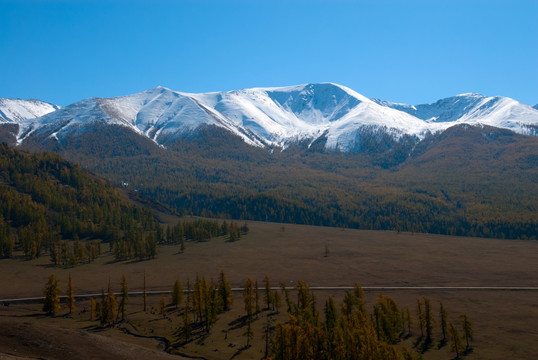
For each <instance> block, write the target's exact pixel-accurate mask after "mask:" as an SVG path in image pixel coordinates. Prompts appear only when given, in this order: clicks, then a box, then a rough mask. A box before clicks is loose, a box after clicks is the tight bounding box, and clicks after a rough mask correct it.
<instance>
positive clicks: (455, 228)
mask: <svg viewBox="0 0 538 360" xmlns="http://www.w3.org/2000/svg"><path fill="white" fill-rule="evenodd" d="M108 133H109V136H110V137H112V139H113V141H109V143H114V144H115V146H116V147H115V148H114V149H110V148H109V147H108V146H107V147H105V146H103V147H102V148H98V147H97V146H96V144H98V143H99V141H101V140H100V139H99V133H98V132H95V133H87V134H85V136H86V137H87V139H86V140H87V141H85V142H84V143H82V142H80V141H77V140H76V139H72V140H69V139H67V140H66V141H65V143H64V144H62V147H61V148H57V147H54V148H51V149H52V150H55V151H58V152H59V153H60V154H61V155H62V156H65V157H66V158H67V159H69V160H71V161H74V162H76V163H79V164H81V165H82V166H84V167H85V168H87V169H90V170H91V171H93V172H95V173H97V174H99V175H101V176H103V177H105V178H108V179H110V180H112V181H113V182H115V183H117V184H121V183H128V184H129V187H130V188H131V189H132V190H135V191H138V193H139V194H142V195H144V196H146V197H149V198H151V199H153V200H155V201H158V202H160V203H162V204H166V205H167V206H168V207H169V208H170V209H172V210H173V211H176V212H177V213H179V214H191V215H195V216H204V217H213V218H234V219H244V220H260V221H270V222H286V223H296V224H310V225H323V226H334V227H349V228H358V229H372V230H394V231H407V232H426V233H436V234H445V235H458V236H478V237H493V238H507V239H536V237H537V236H538V235H537V234H538V230H537V229H538V219H537V218H536V212H537V211H538V209H537V207H536V206H537V204H538V198H537V197H536V196H537V195H536V194H538V187H537V186H538V185H537V184H538V173H537V170H536V169H537V167H536V158H537V156H538V154H537V153H536V151H537V150H536V149H537V148H538V146H537V144H538V143H537V141H538V138H536V137H533V136H523V135H517V134H515V133H512V132H510V131H507V130H499V129H494V128H483V129H482V128H476V129H474V128H472V129H467V128H461V127H454V128H451V129H449V130H447V131H445V133H443V134H442V135H432V136H431V137H429V138H428V139H427V140H424V141H422V142H421V143H419V144H418V145H417V146H416V147H414V148H413V147H410V145H406V144H405V143H402V144H399V145H398V146H399V148H393V149H391V150H390V151H387V150H386V149H385V148H383V147H381V148H380V149H378V150H377V151H376V149H375V147H372V148H370V150H369V151H365V152H361V153H347V154H346V153H340V152H329V151H325V150H323V146H322V145H323V144H317V143H314V144H311V145H309V146H306V145H304V144H301V143H298V144H296V145H293V146H290V147H289V148H287V149H284V150H283V149H274V150H273V151H268V150H267V149H261V148H256V147H252V146H249V145H247V144H245V143H244V142H242V140H240V139H238V138H236V137H234V136H232V135H230V134H229V133H227V132H226V131H224V130H222V129H215V128H211V127H207V128H202V129H199V130H197V131H196V132H194V133H193V134H191V136H190V137H186V138H185V139H183V140H181V141H179V142H177V143H175V144H170V145H169V146H168V147H167V148H157V147H155V145H154V144H153V143H149V142H145V141H143V140H141V139H139V138H136V137H134V136H133V135H129V134H126V133H125V132H122V130H118V132H117V133H116V132H114V131H111V130H110V129H108ZM366 140H368V139H366ZM366 140H365V141H366ZM372 142H374V143H375V139H372ZM40 146H42V145H39V146H38V145H35V146H34V147H32V146H30V145H29V147H30V148H34V149H38V148H40ZM400 147H401V148H400ZM410 154H411V155H410Z"/></svg>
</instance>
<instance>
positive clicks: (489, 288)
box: [0, 286, 538, 305]
mask: <svg viewBox="0 0 538 360" xmlns="http://www.w3.org/2000/svg"><path fill="white" fill-rule="evenodd" d="M309 288H310V289H311V290H351V289H353V286H310V287H309ZM280 289H281V287H272V288H271V290H280ZM286 289H289V290H294V289H295V287H294V286H289V287H286ZM362 289H363V290H364V291H402V290H415V291H416V290H424V291H538V286H362ZM260 290H261V291H263V288H260ZM232 291H235V292H240V291H243V288H232ZM170 293H171V291H148V292H147V294H148V296H151V295H161V294H170ZM114 294H115V295H116V296H118V295H120V293H114ZM142 294H143V292H142V291H133V292H129V296H132V297H141V296H142ZM102 295H103V294H102V293H94V294H84V295H76V296H75V298H76V299H77V300H88V299H89V298H91V297H93V298H100V297H101V296H102ZM61 298H62V299H65V298H66V296H61ZM40 302H43V297H42V296H41V297H27V298H14V299H0V303H3V304H4V305H7V304H15V303H26V304H31V303H40Z"/></svg>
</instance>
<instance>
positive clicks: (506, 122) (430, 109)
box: [374, 93, 538, 134]
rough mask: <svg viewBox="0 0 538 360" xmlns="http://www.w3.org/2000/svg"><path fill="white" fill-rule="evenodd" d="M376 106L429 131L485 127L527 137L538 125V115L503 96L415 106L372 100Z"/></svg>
mask: <svg viewBox="0 0 538 360" xmlns="http://www.w3.org/2000/svg"><path fill="white" fill-rule="evenodd" d="M374 101H376V102H377V103H378V104H380V105H383V106H387V107H390V108H393V109H397V110H400V111H404V112H407V113H408V114H410V115H413V116H415V117H417V118H419V119H422V120H424V121H426V122H427V123H429V124H430V129H431V131H432V132H434V131H440V130H444V129H446V128H448V127H450V126H453V125H457V124H470V125H488V126H494V127H499V128H505V129H510V130H513V131H515V132H518V133H522V134H528V133H529V127H533V126H537V125H538V112H537V111H536V109H533V108H532V107H530V106H527V105H524V104H521V103H519V102H518V101H516V100H514V99H510V98H507V97H502V96H495V97H487V96H483V95H481V94H477V93H466V94H460V95H457V96H453V97H449V98H445V99H441V100H438V101H437V102H435V103H433V104H421V105H416V106H411V105H406V104H397V103H391V102H387V101H381V100H374Z"/></svg>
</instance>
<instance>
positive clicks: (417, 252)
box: [0, 222, 538, 360]
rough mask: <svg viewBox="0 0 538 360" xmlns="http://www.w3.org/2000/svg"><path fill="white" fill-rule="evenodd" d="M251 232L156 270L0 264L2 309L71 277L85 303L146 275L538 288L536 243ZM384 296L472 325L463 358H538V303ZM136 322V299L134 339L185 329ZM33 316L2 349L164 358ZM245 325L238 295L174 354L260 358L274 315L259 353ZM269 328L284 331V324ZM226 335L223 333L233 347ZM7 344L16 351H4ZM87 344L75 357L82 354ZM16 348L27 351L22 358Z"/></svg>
mask: <svg viewBox="0 0 538 360" xmlns="http://www.w3.org/2000/svg"><path fill="white" fill-rule="evenodd" d="M249 227H250V232H249V234H248V235H247V236H245V237H243V238H242V239H241V240H240V241H238V242H234V243H228V242H226V241H225V240H224V239H222V238H217V239H213V240H211V241H209V242H203V243H187V244H186V249H185V252H184V253H178V249H179V247H178V246H163V247H160V248H159V254H158V256H157V258H156V259H155V260H152V261H144V262H114V261H113V259H112V257H111V255H110V254H108V253H106V254H104V255H103V256H101V257H100V258H99V259H98V260H97V261H96V262H95V263H92V264H84V265H80V266H78V267H75V268H72V269H59V268H53V267H51V266H50V265H48V262H49V261H48V258H46V257H45V258H42V259H37V260H33V261H23V260H20V259H9V260H1V261H0V284H1V290H0V298H3V299H6V298H19V297H34V296H42V288H43V286H44V284H45V282H46V278H47V276H48V275H49V274H51V273H55V274H56V276H57V277H58V278H60V279H61V280H62V281H61V282H60V286H61V287H62V288H64V289H65V288H66V280H67V278H68V274H69V273H71V274H72V276H73V280H74V284H75V292H76V293H77V294H83V293H100V292H101V290H102V289H103V288H106V286H107V284H108V281H109V279H110V281H111V283H112V285H113V287H115V289H116V290H119V281H120V278H121V275H122V274H125V275H126V276H127V278H128V282H129V289H130V291H137V290H141V289H142V286H143V274H144V272H145V273H146V281H147V284H148V289H149V290H163V291H169V290H171V288H172V285H173V283H174V281H175V280H176V279H180V280H181V281H182V283H183V284H185V283H186V281H187V279H190V280H191V281H193V280H194V278H195V277H196V275H197V274H198V275H200V276H206V277H208V278H215V279H216V278H217V276H218V273H219V271H220V270H221V269H223V270H224V271H225V272H226V275H227V277H228V279H229V280H230V282H231V284H232V286H234V287H240V286H242V285H243V283H244V281H245V279H246V278H247V277H251V278H254V279H258V280H259V282H260V286H261V281H262V279H263V277H264V276H265V275H266V274H267V275H269V277H270V278H271V282H272V284H273V285H275V286H277V285H278V283H280V282H283V283H285V284H287V285H289V286H293V285H294V284H295V283H296V281H297V280H298V279H302V280H305V281H306V282H307V283H308V284H309V285H310V286H351V285H353V284H354V283H358V284H360V285H361V286H499V287H502V286H510V287H511V286H538V279H537V274H538V242H533V241H513V240H510V241H509V240H494V239H478V238H464V237H448V236H438V235H427V234H408V233H401V234H397V233H394V232H374V231H360V230H349V229H345V230H343V229H335V228H323V227H312V226H298V225H288V224H286V225H281V224H270V223H259V222H249ZM326 246H327V247H328V249H329V254H328V256H327V257H325V256H324V255H325V247H326ZM103 250H108V246H107V245H104V246H103ZM384 294H386V295H390V296H392V297H393V298H395V299H396V301H398V303H399V304H400V305H401V306H403V307H406V306H409V307H410V308H411V309H413V310H414V309H415V301H416V298H417V297H421V296H423V295H426V296H428V297H430V299H431V300H432V301H433V303H434V305H435V307H434V310H435V311H437V306H436V305H437V304H436V300H442V301H443V303H444V304H445V306H446V308H447V309H448V311H449V313H450V316H451V319H452V320H454V321H455V320H456V318H457V315H458V314H460V313H467V314H468V315H469V316H470V318H471V320H472V321H473V323H474V331H475V335H476V339H475V341H474V343H473V345H474V348H475V351H474V352H473V353H472V354H471V355H469V356H468V357H467V358H469V359H506V358H514V359H535V358H538V328H537V326H536V324H537V323H538V292H537V291H476V290H474V291H470V290H467V291H453V290H452V291H448V290H446V291H440V290H436V291H432V290H429V291H416V290H401V291H390V292H389V291H385V292H384ZM328 295H333V296H334V297H335V298H337V299H341V298H342V291H334V290H333V291H317V292H316V296H317V298H318V304H319V306H320V307H321V306H322V304H323V302H324V300H325V299H326V298H327V296H328ZM376 296H377V292H374V291H369V292H367V300H368V304H369V305H370V306H371V305H372V304H373V302H374V301H375V297H376ZM150 301H151V303H152V306H153V307H154V308H157V307H158V302H159V298H158V297H151V298H150ZM85 306H86V307H87V304H84V303H79V311H80V310H81V309H83V308H84V307H85ZM140 310H141V304H140V299H136V298H133V300H132V304H131V305H130V308H129V311H130V313H129V316H128V318H129V320H130V322H131V324H132V325H134V326H135V327H136V332H137V333H138V334H140V335H145V336H161V337H166V338H167V339H170V340H172V342H174V341H173V335H172V334H173V331H174V330H175V329H176V328H177V326H178V325H179V324H180V322H181V319H180V318H179V317H178V316H177V313H174V312H173V311H172V312H171V313H170V320H167V319H162V318H160V317H159V315H157V314H155V315H152V314H149V315H148V314H144V313H143V312H141V311H140ZM284 310H285V309H284ZM36 312H39V306H38V305H16V306H15V305H12V306H10V307H9V308H5V307H3V308H1V309H0V326H1V328H2V329H3V331H2V333H0V339H1V341H0V344H8V345H7V347H8V348H10V346H11V347H14V348H15V349H17V346H16V345H15V343H14V341H15V340H13V339H14V337H13V336H11V337H9V336H8V335H9V334H7V333H6V332H9V331H7V330H6V328H13V329H16V328H17V326H19V327H23V325H24V323H29V324H31V325H32V326H31V327H32V328H36V329H39V328H40V327H41V326H43V327H47V326H50V327H51V328H52V329H64V328H65V329H66V330H65V332H64V333H65V334H64V335H65V337H66V339H65V341H66V342H69V339H70V338H71V337H70V336H67V334H70V332H71V331H78V330H70V329H84V328H85V329H87V330H90V334H91V335H92V336H93V335H95V336H101V335H102V336H106V337H107V338H108V337H113V338H117V339H118V340H121V341H122V343H123V342H134V343H137V344H139V345H142V346H144V347H146V348H150V349H151V351H154V350H158V346H159V341H157V340H151V339H143V338H139V337H133V336H132V335H125V334H124V333H123V332H122V331H121V330H119V329H114V330H106V331H99V332H98V333H95V331H94V330H97V329H96V328H95V325H96V323H95V322H92V323H90V322H88V321H87V320H88V319H87V317H88V314H87V313H82V314H80V315H78V313H77V315H75V318H74V319H62V318H56V319H50V318H46V317H43V316H40V315H37V316H36V315H35V313H36ZM242 315H243V314H242V300H241V298H240V295H239V294H237V295H236V302H235V306H234V308H233V309H232V310H231V311H230V312H228V313H226V314H223V315H221V316H220V317H219V321H218V322H217V324H216V325H215V327H214V328H213V329H212V331H211V335H210V336H209V337H207V338H204V339H200V341H198V342H196V341H195V342H192V343H191V344H189V345H187V346H186V347H185V348H178V349H177V351H179V352H182V353H185V354H189V355H195V356H200V357H204V358H207V359H228V358H231V357H232V356H235V357H234V358H235V359H258V358H261V357H262V356H263V349H264V342H263V339H262V330H261V329H262V326H263V325H264V323H265V316H266V315H267V312H266V313H264V314H262V315H261V316H260V319H259V320H257V321H256V322H255V323H254V332H255V338H254V346H253V347H252V348H249V349H247V350H244V351H238V350H240V349H241V347H242V346H243V345H244V343H245V342H246V339H245V338H244V336H243V333H244V329H243V328H242V327H236V328H234V321H235V320H237V318H238V317H240V316H242ZM435 315H436V313H435ZM273 318H277V319H280V320H285V316H284V314H280V315H278V316H277V315H275V316H273ZM16 324H19V325H16ZM21 324H22V325H21ZM127 326H131V325H127ZM232 328H234V329H232ZM131 330H132V331H134V330H133V329H131ZM26 331H30V330H28V329H26ZM225 331H228V335H227V339H225V336H226V333H225ZM20 332H21V333H23V330H20ZM417 332H418V330H415V333H417ZM58 336H61V335H60V334H58ZM8 338H9V339H11V342H10V343H7V342H6V339H8ZM73 341H74V340H73ZM9 344H11V345H9ZM81 344H82V343H80V344H79V347H83V346H84V345H81ZM409 345H412V343H411V342H409ZM0 346H1V345H0ZM19 346H20V347H19V348H18V349H19V350H20V351H22V350H24V349H25V347H24V346H22V345H19ZM27 348H32V347H31V346H28V347H27ZM27 350H28V349H27ZM2 352H4V353H6V346H4V348H2V347H0V354H1V353H2ZM30 355H31V354H27V355H26V356H30ZM1 356H2V355H0V358H1ZM452 357H453V354H451V353H450V352H449V350H448V347H445V348H443V349H441V350H432V351H429V352H427V353H426V355H425V359H426V360H428V359H432V360H433V359H451V358H452ZM51 358H54V357H51ZM58 358H59V357H58Z"/></svg>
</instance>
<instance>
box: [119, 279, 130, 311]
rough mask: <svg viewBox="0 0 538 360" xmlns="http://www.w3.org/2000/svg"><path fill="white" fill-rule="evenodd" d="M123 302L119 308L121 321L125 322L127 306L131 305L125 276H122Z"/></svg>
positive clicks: (121, 301)
mask: <svg viewBox="0 0 538 360" xmlns="http://www.w3.org/2000/svg"><path fill="white" fill-rule="evenodd" d="M120 288H121V300H120V306H119V313H120V314H121V320H122V321H123V320H125V316H126V314H127V304H128V303H129V288H128V287H127V277H126V276H125V275H124V274H123V275H121V282H120Z"/></svg>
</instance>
